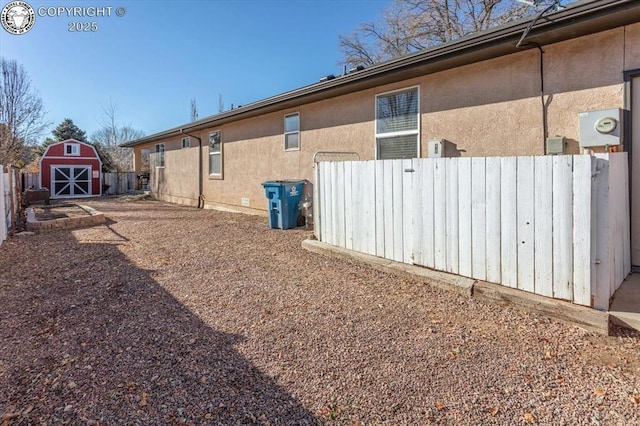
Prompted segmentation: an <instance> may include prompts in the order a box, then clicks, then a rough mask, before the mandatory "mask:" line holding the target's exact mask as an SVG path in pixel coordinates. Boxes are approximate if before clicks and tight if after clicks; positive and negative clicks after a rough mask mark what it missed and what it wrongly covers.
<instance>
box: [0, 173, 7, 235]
mask: <svg viewBox="0 0 640 426" xmlns="http://www.w3.org/2000/svg"><path fill="white" fill-rule="evenodd" d="M4 186H5V182H4V168H3V167H2V165H1V164H0V220H1V221H2V222H1V223H0V245H1V244H2V242H3V241H4V240H6V239H7V209H6V205H5V204H6V200H7V198H6V197H5V196H4Z"/></svg>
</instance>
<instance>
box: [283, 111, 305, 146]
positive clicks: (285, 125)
mask: <svg viewBox="0 0 640 426" xmlns="http://www.w3.org/2000/svg"><path fill="white" fill-rule="evenodd" d="M293 116H297V117H298V130H296V131H292V132H287V118H288V117H293ZM283 123H284V150H285V151H300V144H301V141H300V139H301V138H300V136H301V135H300V112H297V111H296V112H291V113H289V114H285V115H284V120H283ZM294 134H297V135H298V146H297V147H295V148H287V135H294Z"/></svg>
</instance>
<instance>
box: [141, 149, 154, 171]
mask: <svg viewBox="0 0 640 426" xmlns="http://www.w3.org/2000/svg"><path fill="white" fill-rule="evenodd" d="M150 166H151V150H150V149H148V148H143V149H141V150H140V171H141V172H147V173H148V172H149V168H150Z"/></svg>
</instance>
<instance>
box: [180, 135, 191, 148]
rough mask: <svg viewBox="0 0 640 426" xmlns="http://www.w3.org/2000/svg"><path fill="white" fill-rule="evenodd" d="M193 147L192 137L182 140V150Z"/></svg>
mask: <svg viewBox="0 0 640 426" xmlns="http://www.w3.org/2000/svg"><path fill="white" fill-rule="evenodd" d="M190 147H191V138H190V137H188V136H187V137H186V138H182V148H183V149H184V148H190Z"/></svg>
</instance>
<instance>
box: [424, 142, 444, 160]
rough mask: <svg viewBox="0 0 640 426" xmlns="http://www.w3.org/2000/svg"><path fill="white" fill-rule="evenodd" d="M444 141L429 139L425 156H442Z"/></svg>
mask: <svg viewBox="0 0 640 426" xmlns="http://www.w3.org/2000/svg"><path fill="white" fill-rule="evenodd" d="M443 151H444V141H443V140H442V139H431V140H429V144H428V149H427V156H428V157H429V158H440V157H444V152H443Z"/></svg>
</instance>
